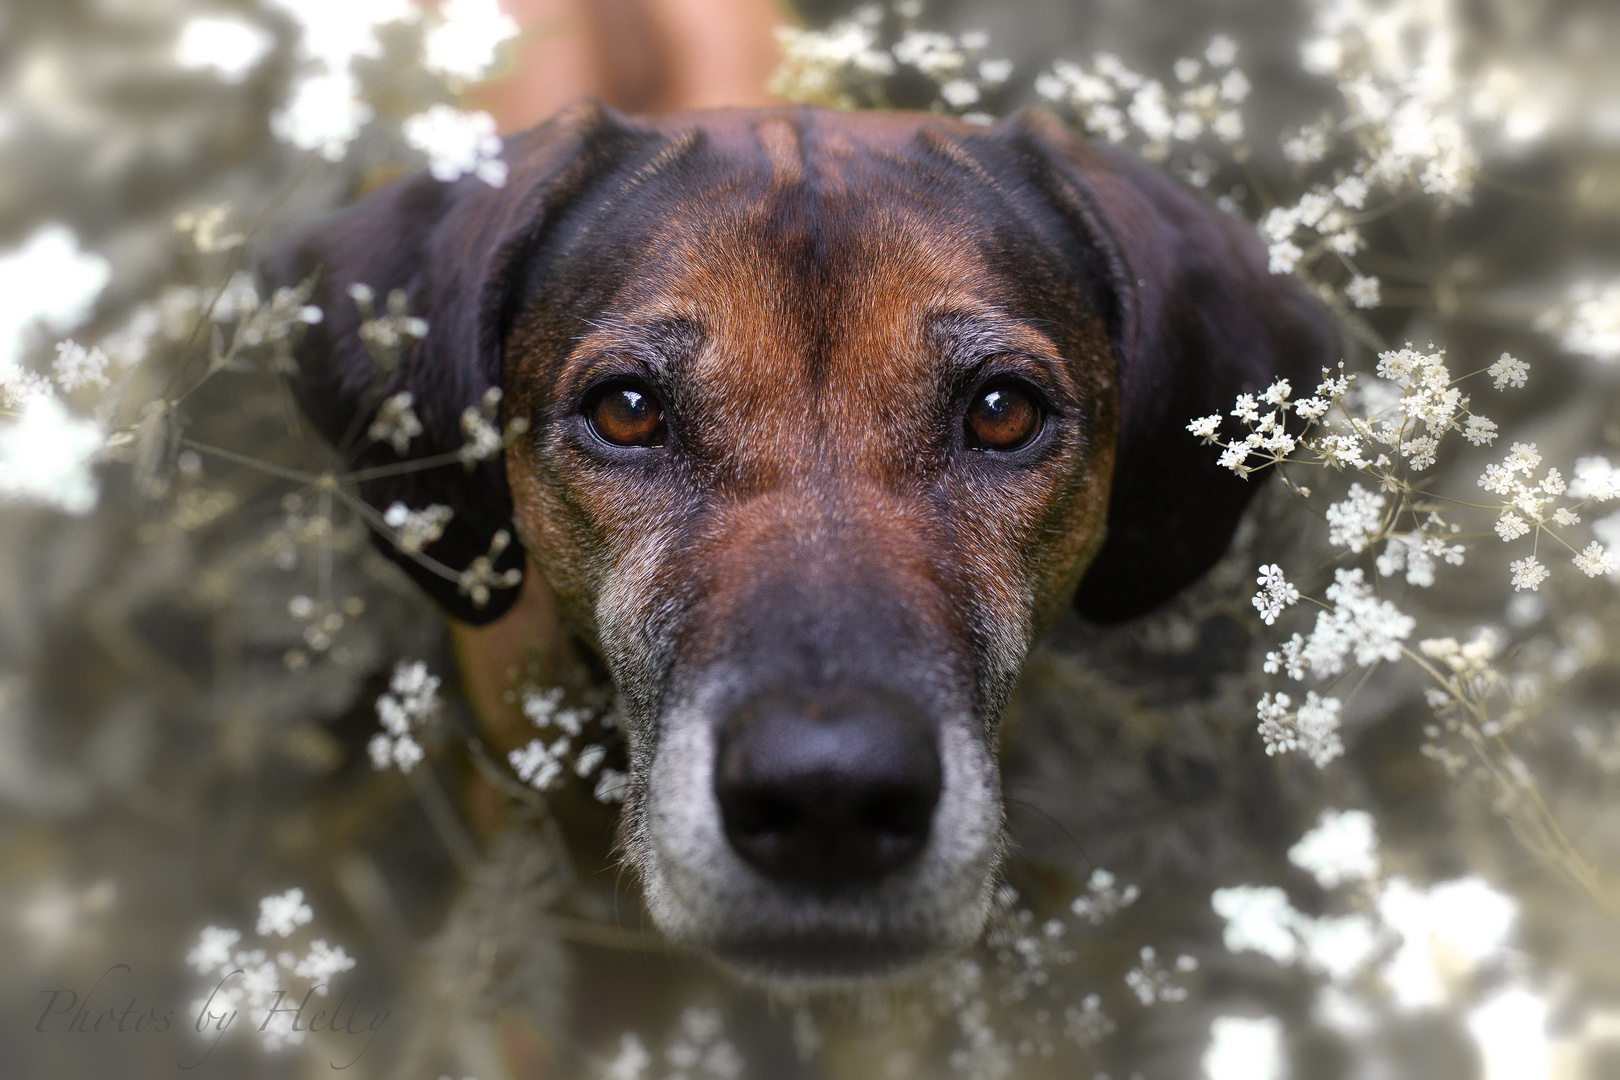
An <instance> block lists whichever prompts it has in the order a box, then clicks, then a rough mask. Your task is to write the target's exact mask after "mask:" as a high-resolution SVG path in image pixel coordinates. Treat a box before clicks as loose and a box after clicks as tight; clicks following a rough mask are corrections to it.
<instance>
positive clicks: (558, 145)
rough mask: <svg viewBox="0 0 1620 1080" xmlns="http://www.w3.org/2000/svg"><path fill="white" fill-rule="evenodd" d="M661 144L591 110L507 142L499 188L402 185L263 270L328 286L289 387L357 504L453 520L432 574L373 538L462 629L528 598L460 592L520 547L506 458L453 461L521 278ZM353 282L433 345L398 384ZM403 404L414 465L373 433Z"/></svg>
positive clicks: (415, 350)
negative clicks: (340, 464) (628, 167)
mask: <svg viewBox="0 0 1620 1080" xmlns="http://www.w3.org/2000/svg"><path fill="white" fill-rule="evenodd" d="M657 138H658V136H657V135H656V134H655V133H654V132H651V131H648V130H646V129H644V128H640V127H637V126H635V125H634V124H632V123H630V122H629V121H627V120H625V119H624V118H622V117H620V116H618V115H617V114H615V113H614V112H612V111H611V110H610V109H608V108H606V107H605V106H603V105H601V104H599V103H596V102H585V103H582V104H580V105H576V106H574V107H572V108H569V109H566V110H564V111H563V112H562V113H559V114H558V115H557V116H556V117H555V118H553V119H552V120H550V121H548V122H547V123H545V124H542V125H541V126H539V127H537V128H534V129H532V130H530V131H528V132H525V133H523V134H521V135H517V136H513V137H512V138H510V139H509V140H508V141H507V145H506V150H505V153H504V154H503V155H502V156H503V158H504V160H505V161H506V163H507V165H508V169H509V172H508V175H507V177H506V183H505V184H504V185H503V186H501V187H498V188H497V187H492V186H491V185H490V184H488V183H486V182H485V181H484V180H482V179H479V178H477V177H475V176H466V177H463V178H462V179H460V180H457V181H454V182H451V183H443V182H440V181H438V180H436V179H434V178H433V177H432V176H431V175H429V174H426V173H423V174H420V175H416V176H411V177H407V178H405V179H403V180H398V181H395V182H393V183H391V184H389V185H388V186H386V187H384V188H382V189H381V190H379V191H377V192H376V193H375V194H373V195H371V196H369V197H368V198H366V199H365V200H363V201H362V202H360V203H359V204H357V205H356V206H354V207H352V208H351V209H349V210H347V211H345V212H343V213H342V214H339V215H338V216H336V217H335V218H332V219H330V220H328V221H324V222H321V223H320V224H317V225H315V226H314V227H312V228H310V229H308V230H307V231H305V232H304V233H303V234H302V235H300V236H297V237H294V238H293V239H292V240H290V241H288V242H287V243H284V244H283V245H282V246H281V247H280V248H279V249H278V250H277V251H275V252H274V254H273V255H272V256H271V257H270V259H269V260H267V262H266V264H265V266H264V274H265V276H266V277H267V278H268V279H269V284H270V285H271V286H273V287H274V286H288V285H293V284H295V283H297V282H300V281H303V280H304V279H305V278H307V277H308V276H309V275H311V274H315V275H317V279H316V281H317V283H316V286H315V292H314V295H313V296H312V297H311V302H312V303H314V304H316V305H317V306H319V307H320V309H321V311H322V312H323V313H324V319H323V320H322V321H321V322H320V323H319V324H317V325H315V326H312V327H310V328H309V330H308V332H307V333H306V334H305V336H304V337H303V339H302V341H301V342H300V343H299V346H298V348H297V350H296V352H295V354H294V359H295V360H296V363H297V367H298V370H297V373H296V374H295V375H294V377H293V390H294V394H295V395H296V397H297V399H298V402H299V404H300V405H301V406H302V407H303V409H304V411H305V412H306V413H307V414H308V415H309V417H310V419H311V420H313V421H314V423H315V426H316V427H317V428H319V429H320V431H321V432H322V434H324V435H325V436H326V437H327V438H328V439H329V440H331V441H332V443H333V444H334V445H335V446H337V447H338V448H339V450H340V451H341V452H342V453H343V456H344V458H345V464H346V467H347V468H348V469H350V470H354V471H358V472H361V474H362V479H361V480H360V483H359V495H360V497H361V498H362V499H363V500H364V501H365V502H367V503H369V504H370V505H371V506H372V507H374V508H376V509H377V510H378V511H379V512H381V511H384V510H385V509H386V508H387V507H389V506H391V505H392V504H393V503H396V502H402V503H404V504H405V506H406V507H408V508H410V509H413V510H420V509H423V508H424V507H427V506H429V505H430V504H439V505H442V506H448V507H449V508H450V509H451V511H452V512H453V516H452V517H451V519H450V521H449V523H448V525H446V526H445V528H444V531H443V534H442V535H441V536H440V537H439V538H438V539H437V540H435V541H433V542H432V543H429V544H427V545H426V546H425V547H424V548H423V549H422V554H424V555H426V556H427V557H428V559H429V560H431V563H429V562H427V561H424V560H420V559H418V558H415V557H413V556H412V555H411V554H409V553H407V552H404V551H402V550H400V549H399V547H398V546H397V545H396V544H395V543H394V542H393V539H392V538H390V537H388V536H383V535H381V534H375V535H376V539H377V541H378V546H379V547H380V548H382V550H383V551H384V552H385V553H386V554H387V555H389V556H390V557H391V558H393V559H394V560H395V561H397V562H398V563H399V564H400V565H401V566H403V567H404V568H405V570H406V572H407V573H409V574H410V575H411V576H412V577H413V578H415V579H416V581H417V582H418V583H419V584H421V585H422V587H423V588H425V589H426V590H427V591H428V593H429V594H430V595H432V596H433V598H434V599H435V600H436V601H438V603H439V605H440V606H441V607H442V608H443V609H444V610H445V612H446V613H447V614H449V615H451V616H453V617H455V618H457V619H461V620H463V621H465V622H469V623H474V624H481V623H487V622H490V621H492V620H494V619H496V618H498V617H500V616H501V615H502V614H504V613H505V612H506V610H507V609H508V608H510V607H511V606H512V604H513V603H514V602H515V601H516V599H517V595H518V590H517V589H516V588H501V589H495V590H494V591H490V592H488V595H487V596H485V595H482V594H483V593H484V592H485V590H480V589H470V588H469V587H468V586H469V585H470V584H472V583H471V582H465V581H461V580H459V577H460V573H461V572H462V571H464V570H465V569H467V568H468V567H469V565H470V564H472V562H473V561H474V560H475V559H477V558H479V557H480V556H484V555H487V554H489V553H490V551H491V543H492V541H493V540H494V538H495V537H496V535H497V534H498V533H500V532H502V531H504V532H505V533H506V534H507V536H508V538H512V537H515V535H516V534H515V532H514V530H513V528H512V500H511V494H510V492H509V491H508V490H507V486H506V471H505V466H504V463H503V461H502V455H501V454H500V453H499V452H498V451H497V452H496V453H494V455H493V456H490V457H486V458H484V459H483V460H479V461H476V462H475V463H473V464H471V466H470V467H468V466H467V465H464V464H463V463H462V462H460V461H457V460H455V458H454V455H455V454H456V452H457V451H458V450H459V449H460V448H461V447H462V446H463V443H464V434H463V429H462V416H463V413H464V412H465V411H466V410H467V409H469V408H472V409H477V408H479V407H480V405H481V404H482V402H483V401H484V397H485V394H486V393H487V391H488V390H489V389H490V388H492V387H498V386H499V385H500V371H501V342H502V339H503V337H504V336H505V331H506V328H507V323H508V322H509V319H510V316H511V311H510V310H509V309H510V307H511V301H512V291H513V285H514V279H516V278H517V277H518V276H519V275H520V274H521V268H522V267H523V265H524V264H525V262H526V261H527V260H528V259H529V257H530V255H531V254H532V253H533V251H534V250H535V248H536V247H537V246H538V245H539V244H540V242H541V239H542V237H543V234H544V232H545V229H546V226H547V223H548V220H554V219H555V216H556V214H557V212H558V211H559V210H560V209H561V208H562V207H564V206H566V205H567V204H568V203H569V202H570V201H572V200H573V199H574V198H576V197H577V196H578V195H579V194H580V193H581V192H582V191H583V190H585V188H586V187H587V186H589V184H590V183H591V182H592V180H593V179H595V178H596V177H598V176H601V175H602V174H603V173H604V172H605V171H606V170H608V169H609V168H611V167H612V166H613V165H614V164H615V163H616V162H618V161H620V160H622V159H623V158H624V157H625V156H626V155H628V154H632V153H634V151H635V150H636V149H638V148H640V147H644V146H646V145H647V144H649V143H651V142H653V141H656V139H657ZM356 285H364V286H366V287H368V288H369V289H370V290H371V293H372V294H373V295H374V297H375V305H376V309H377V311H378V313H379V314H381V313H384V312H386V310H387V307H386V305H387V298H388V297H389V295H390V294H391V293H393V292H394V291H395V290H398V291H399V292H400V293H401V294H402V295H403V296H404V298H405V301H406V304H407V308H408V311H409V313H410V314H411V315H412V316H416V317H419V318H421V319H422V320H424V321H425V322H426V323H427V332H426V335H425V336H424V337H422V338H421V340H413V339H412V338H410V337H406V338H404V339H403V345H404V349H403V351H402V352H401V353H400V354H399V361H398V366H397V369H396V370H394V371H392V372H386V371H379V370H378V367H377V364H376V361H375V360H374V359H373V356H372V353H371V351H370V350H369V349H368V348H367V345H366V343H365V342H364V341H363V340H362V338H361V324H362V322H363V321H364V320H365V317H364V315H363V314H362V312H361V309H360V307H359V306H358V305H357V302H356V299H355V297H354V294H353V290H354V287H355V286H356ZM400 391H409V392H410V393H411V395H412V397H413V401H412V409H413V411H414V412H415V414H416V416H417V418H418V419H419V421H420V423H421V427H422V431H421V433H420V434H417V435H416V436H415V437H414V438H412V439H411V441H410V443H409V446H408V448H407V449H406V450H405V452H404V453H396V451H395V450H394V448H393V446H392V445H390V444H389V443H388V442H384V441H378V440H376V439H372V438H370V437H369V436H368V435H367V431H368V429H369V428H370V427H371V425H372V421H373V417H374V414H375V413H376V410H377V408H378V406H379V405H380V404H381V403H382V402H383V400H385V399H386V398H388V397H389V396H391V395H393V394H396V393H399V392H400ZM429 459H436V460H437V461H438V462H439V463H437V464H429ZM446 462H447V463H446ZM418 465H419V466H421V467H414V466H418ZM434 564H437V565H434ZM523 564H524V557H523V552H522V550H521V548H520V547H519V545H518V544H517V543H516V541H515V539H514V540H512V541H511V542H510V543H509V544H508V546H507V547H506V548H505V549H504V550H503V551H501V552H500V553H499V554H498V555H497V556H496V558H495V560H494V565H493V567H492V568H491V569H492V571H493V572H494V574H496V575H506V576H508V577H510V578H516V577H517V576H518V575H521V573H522V570H523ZM512 571H516V573H515V574H513V573H511V572H512Z"/></svg>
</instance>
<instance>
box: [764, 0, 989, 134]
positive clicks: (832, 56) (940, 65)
mask: <svg viewBox="0 0 1620 1080" xmlns="http://www.w3.org/2000/svg"><path fill="white" fill-rule="evenodd" d="M922 11H923V5H922V3H921V0H898V2H897V3H895V4H894V7H893V14H894V17H895V19H896V21H897V22H898V23H899V24H900V25H901V27H902V28H903V29H902V32H901V34H900V36H899V38H898V39H897V40H895V41H894V43H893V44H892V45H890V46H888V47H885V46H884V45H883V44H882V41H883V38H884V35H883V27H884V22H885V12H884V9H883V7H882V6H881V5H879V4H863V5H861V6H860V7H858V8H856V9H855V11H854V12H852V13H851V14H850V16H849V17H848V18H846V19H842V20H840V21H838V22H835V23H833V24H832V25H831V26H829V27H828V28H827V29H825V30H802V29H799V28H797V27H790V26H784V27H781V28H779V29H778V30H777V32H776V33H777V39H778V40H779V41H780V42H781V45H782V53H783V62H782V66H781V67H780V68H778V69H777V71H776V73H775V75H773V76H772V79H771V84H770V88H771V92H772V93H775V94H779V95H781V96H783V97H787V98H791V99H792V100H794V101H803V102H819V103H826V104H829V105H832V106H833V107H835V108H840V109H853V108H858V107H860V106H862V105H883V104H885V103H886V102H885V98H884V92H883V83H884V80H886V79H888V78H889V77H890V76H892V75H894V74H895V73H896V72H897V71H900V70H901V69H907V70H909V71H912V72H915V73H917V74H919V75H921V76H923V77H924V78H925V79H927V80H928V81H929V82H931V83H933V84H934V87H935V91H936V93H937V94H938V97H937V98H936V99H935V101H934V103H933V107H934V109H935V110H936V111H939V112H947V113H952V114H955V115H958V116H961V117H962V118H963V119H964V120H967V121H969V122H970V123H981V124H988V123H990V122H991V121H992V120H993V119H994V117H992V116H991V115H990V114H988V113H986V112H984V111H982V106H983V102H984V98H985V96H986V95H987V94H988V93H990V92H991V91H993V90H995V89H997V88H999V87H1001V86H1002V85H1003V84H1005V83H1006V82H1007V80H1008V79H1009V78H1010V77H1011V76H1012V70H1013V65H1012V61H1010V60H998V59H991V58H986V57H985V56H984V51H985V49H986V48H987V47H988V46H989V44H990V38H989V35H987V34H985V33H983V32H982V31H968V32H967V33H964V34H961V35H959V36H957V35H951V34H947V33H943V32H941V31H938V30H925V29H921V28H919V27H918V26H917V21H918V19H919V18H920V16H921V15H922Z"/></svg>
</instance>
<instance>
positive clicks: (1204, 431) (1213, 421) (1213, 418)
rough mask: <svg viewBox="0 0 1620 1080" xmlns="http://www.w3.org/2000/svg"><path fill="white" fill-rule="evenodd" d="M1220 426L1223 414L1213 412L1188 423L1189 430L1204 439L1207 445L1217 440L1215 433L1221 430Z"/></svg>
mask: <svg viewBox="0 0 1620 1080" xmlns="http://www.w3.org/2000/svg"><path fill="white" fill-rule="evenodd" d="M1220 427H1221V414H1220V413H1211V414H1210V415H1208V416H1200V417H1198V418H1197V419H1196V420H1194V421H1193V422H1192V423H1190V424H1188V425H1187V430H1188V431H1190V432H1192V433H1193V434H1194V435H1197V436H1198V437H1199V438H1201V439H1203V440H1204V443H1205V445H1208V444H1209V443H1212V442H1214V441H1215V433H1216V432H1217V431H1219V430H1220Z"/></svg>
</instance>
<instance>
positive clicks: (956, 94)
mask: <svg viewBox="0 0 1620 1080" xmlns="http://www.w3.org/2000/svg"><path fill="white" fill-rule="evenodd" d="M939 96H940V97H941V98H942V99H943V100H944V102H945V104H947V105H949V106H951V107H952V108H953V109H963V108H966V107H967V106H969V105H974V104H977V103H978V101H979V88H978V87H977V86H974V85H973V84H972V83H970V82H968V81H967V80H966V79H952V80H951V81H950V82H948V83H946V84H945V85H943V86H941V87H940V88H939Z"/></svg>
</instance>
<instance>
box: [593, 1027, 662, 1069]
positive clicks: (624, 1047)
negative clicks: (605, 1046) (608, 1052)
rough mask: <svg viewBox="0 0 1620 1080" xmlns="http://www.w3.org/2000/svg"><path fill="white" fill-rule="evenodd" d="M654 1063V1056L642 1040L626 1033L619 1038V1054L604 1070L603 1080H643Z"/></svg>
mask: <svg viewBox="0 0 1620 1080" xmlns="http://www.w3.org/2000/svg"><path fill="white" fill-rule="evenodd" d="M652 1061H653V1058H652V1055H651V1054H649V1053H648V1052H647V1048H646V1047H645V1046H643V1045H642V1044H641V1040H640V1039H638V1038H637V1037H636V1036H635V1035H634V1034H632V1033H629V1032H626V1033H625V1034H623V1035H621V1036H619V1052H618V1053H617V1054H616V1055H614V1058H613V1060H612V1061H610V1062H608V1063H607V1066H606V1067H605V1068H604V1069H603V1070H602V1080H642V1075H643V1073H645V1072H646V1070H647V1067H648V1066H649V1065H651V1064H652Z"/></svg>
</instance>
